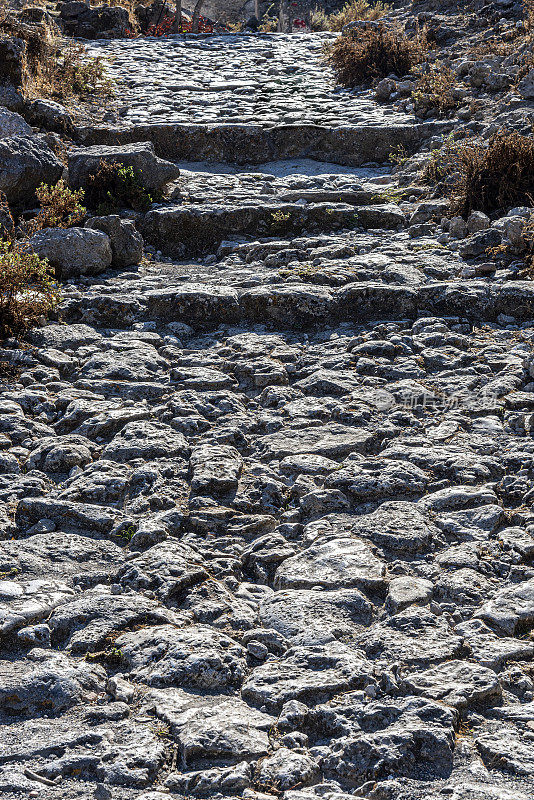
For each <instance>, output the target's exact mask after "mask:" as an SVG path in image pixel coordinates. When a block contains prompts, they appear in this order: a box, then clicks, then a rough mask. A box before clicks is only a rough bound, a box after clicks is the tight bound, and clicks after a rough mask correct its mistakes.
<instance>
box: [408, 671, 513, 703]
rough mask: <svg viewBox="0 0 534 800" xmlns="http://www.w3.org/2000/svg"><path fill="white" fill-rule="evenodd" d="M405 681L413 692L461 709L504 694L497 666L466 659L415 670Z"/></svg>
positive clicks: (495, 699)
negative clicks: (488, 667)
mask: <svg viewBox="0 0 534 800" xmlns="http://www.w3.org/2000/svg"><path fill="white" fill-rule="evenodd" d="M404 683H405V685H406V687H407V689H408V691H410V692H411V693H413V694H420V695H423V696H424V697H429V698H430V699H431V700H440V701H442V702H444V703H446V704H447V705H449V706H453V708H458V709H464V708H473V707H476V706H477V705H488V704H492V703H496V702H498V701H499V700H500V698H501V694H502V692H501V686H500V683H499V679H498V677H497V675H496V674H495V672H493V670H490V669H487V668H486V667H481V666H479V665H478V664H474V663H469V662H465V661H447V662H445V663H444V664H438V665H437V666H435V667H432V668H431V669H429V670H427V671H426V672H419V673H411V674H409V675H406V676H405V678H404Z"/></svg>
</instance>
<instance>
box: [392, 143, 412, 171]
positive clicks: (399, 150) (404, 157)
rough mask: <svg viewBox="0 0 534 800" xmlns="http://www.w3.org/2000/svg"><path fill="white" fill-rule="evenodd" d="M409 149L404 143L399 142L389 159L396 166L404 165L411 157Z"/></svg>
mask: <svg viewBox="0 0 534 800" xmlns="http://www.w3.org/2000/svg"><path fill="white" fill-rule="evenodd" d="M409 157H410V156H409V155H408V151H407V150H406V148H405V147H404V145H402V144H398V145H397V146H396V147H394V148H393V150H392V151H391V153H390V154H389V156H388V161H389V162H390V163H391V164H394V165H395V166H396V167H402V165H403V164H406V162H407V161H408V159H409Z"/></svg>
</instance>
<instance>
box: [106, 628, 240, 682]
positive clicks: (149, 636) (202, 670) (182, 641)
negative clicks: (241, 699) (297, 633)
mask: <svg viewBox="0 0 534 800" xmlns="http://www.w3.org/2000/svg"><path fill="white" fill-rule="evenodd" d="M116 646H117V647H118V648H119V649H120V650H121V652H122V657H123V658H124V660H125V662H126V664H127V665H128V668H129V669H130V670H131V674H130V677H131V678H132V679H133V680H136V681H141V682H142V683H146V684H148V685H149V686H155V687H159V688H163V687H165V686H178V687H183V688H191V689H209V690H215V689H222V688H227V689H229V688H230V687H231V686H239V685H240V684H241V682H242V680H243V675H244V671H245V667H246V652H245V650H244V649H243V648H242V647H240V645H238V644H237V642H235V641H234V640H233V639H230V638H229V637H228V636H225V635H224V634H222V633H219V632H218V631H216V630H214V629H213V628H210V627H209V626H203V625H195V626H190V627H187V628H183V629H176V628H174V627H172V626H170V625H163V626H159V627H157V628H145V629H144V630H141V631H137V632H135V633H126V634H123V635H122V636H120V637H119V638H118V639H117V641H116Z"/></svg>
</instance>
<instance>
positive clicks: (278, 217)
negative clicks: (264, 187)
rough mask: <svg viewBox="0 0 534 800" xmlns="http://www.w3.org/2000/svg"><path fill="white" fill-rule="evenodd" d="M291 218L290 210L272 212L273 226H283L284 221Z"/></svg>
mask: <svg viewBox="0 0 534 800" xmlns="http://www.w3.org/2000/svg"><path fill="white" fill-rule="evenodd" d="M290 218H291V213H290V212H289V211H282V210H280V211H273V213H272V214H271V219H272V227H273V228H282V227H283V226H284V223H286V222H289V220H290Z"/></svg>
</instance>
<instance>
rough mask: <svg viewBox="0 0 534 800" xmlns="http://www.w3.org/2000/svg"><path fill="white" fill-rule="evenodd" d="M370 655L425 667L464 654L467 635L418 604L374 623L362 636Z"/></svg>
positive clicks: (370, 656)
mask: <svg viewBox="0 0 534 800" xmlns="http://www.w3.org/2000/svg"><path fill="white" fill-rule="evenodd" d="M360 646H361V647H362V648H363V650H364V651H365V653H366V654H367V656H368V657H369V658H380V659H387V661H388V662H391V661H397V662H400V663H401V664H405V665H407V666H410V665H413V666H414V667H415V666H421V667H425V666H428V665H430V664H436V663H439V662H441V661H447V660H450V659H453V658H457V657H459V656H461V655H462V654H463V650H464V646H463V638H462V637H461V636H458V635H457V634H455V633H454V632H453V631H452V630H451V629H450V626H449V625H448V623H447V621H446V620H445V618H444V617H443V616H440V617H436V616H435V615H434V614H432V613H431V612H430V611H429V610H427V609H424V608H417V607H415V606H413V607H410V608H408V609H406V610H405V611H401V612H399V613H398V614H395V615H394V616H392V617H390V618H389V619H387V620H385V621H384V622H378V623H376V624H375V625H372V626H371V627H370V628H369V630H368V631H367V632H366V633H364V634H363V635H362V636H361V637H360Z"/></svg>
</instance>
